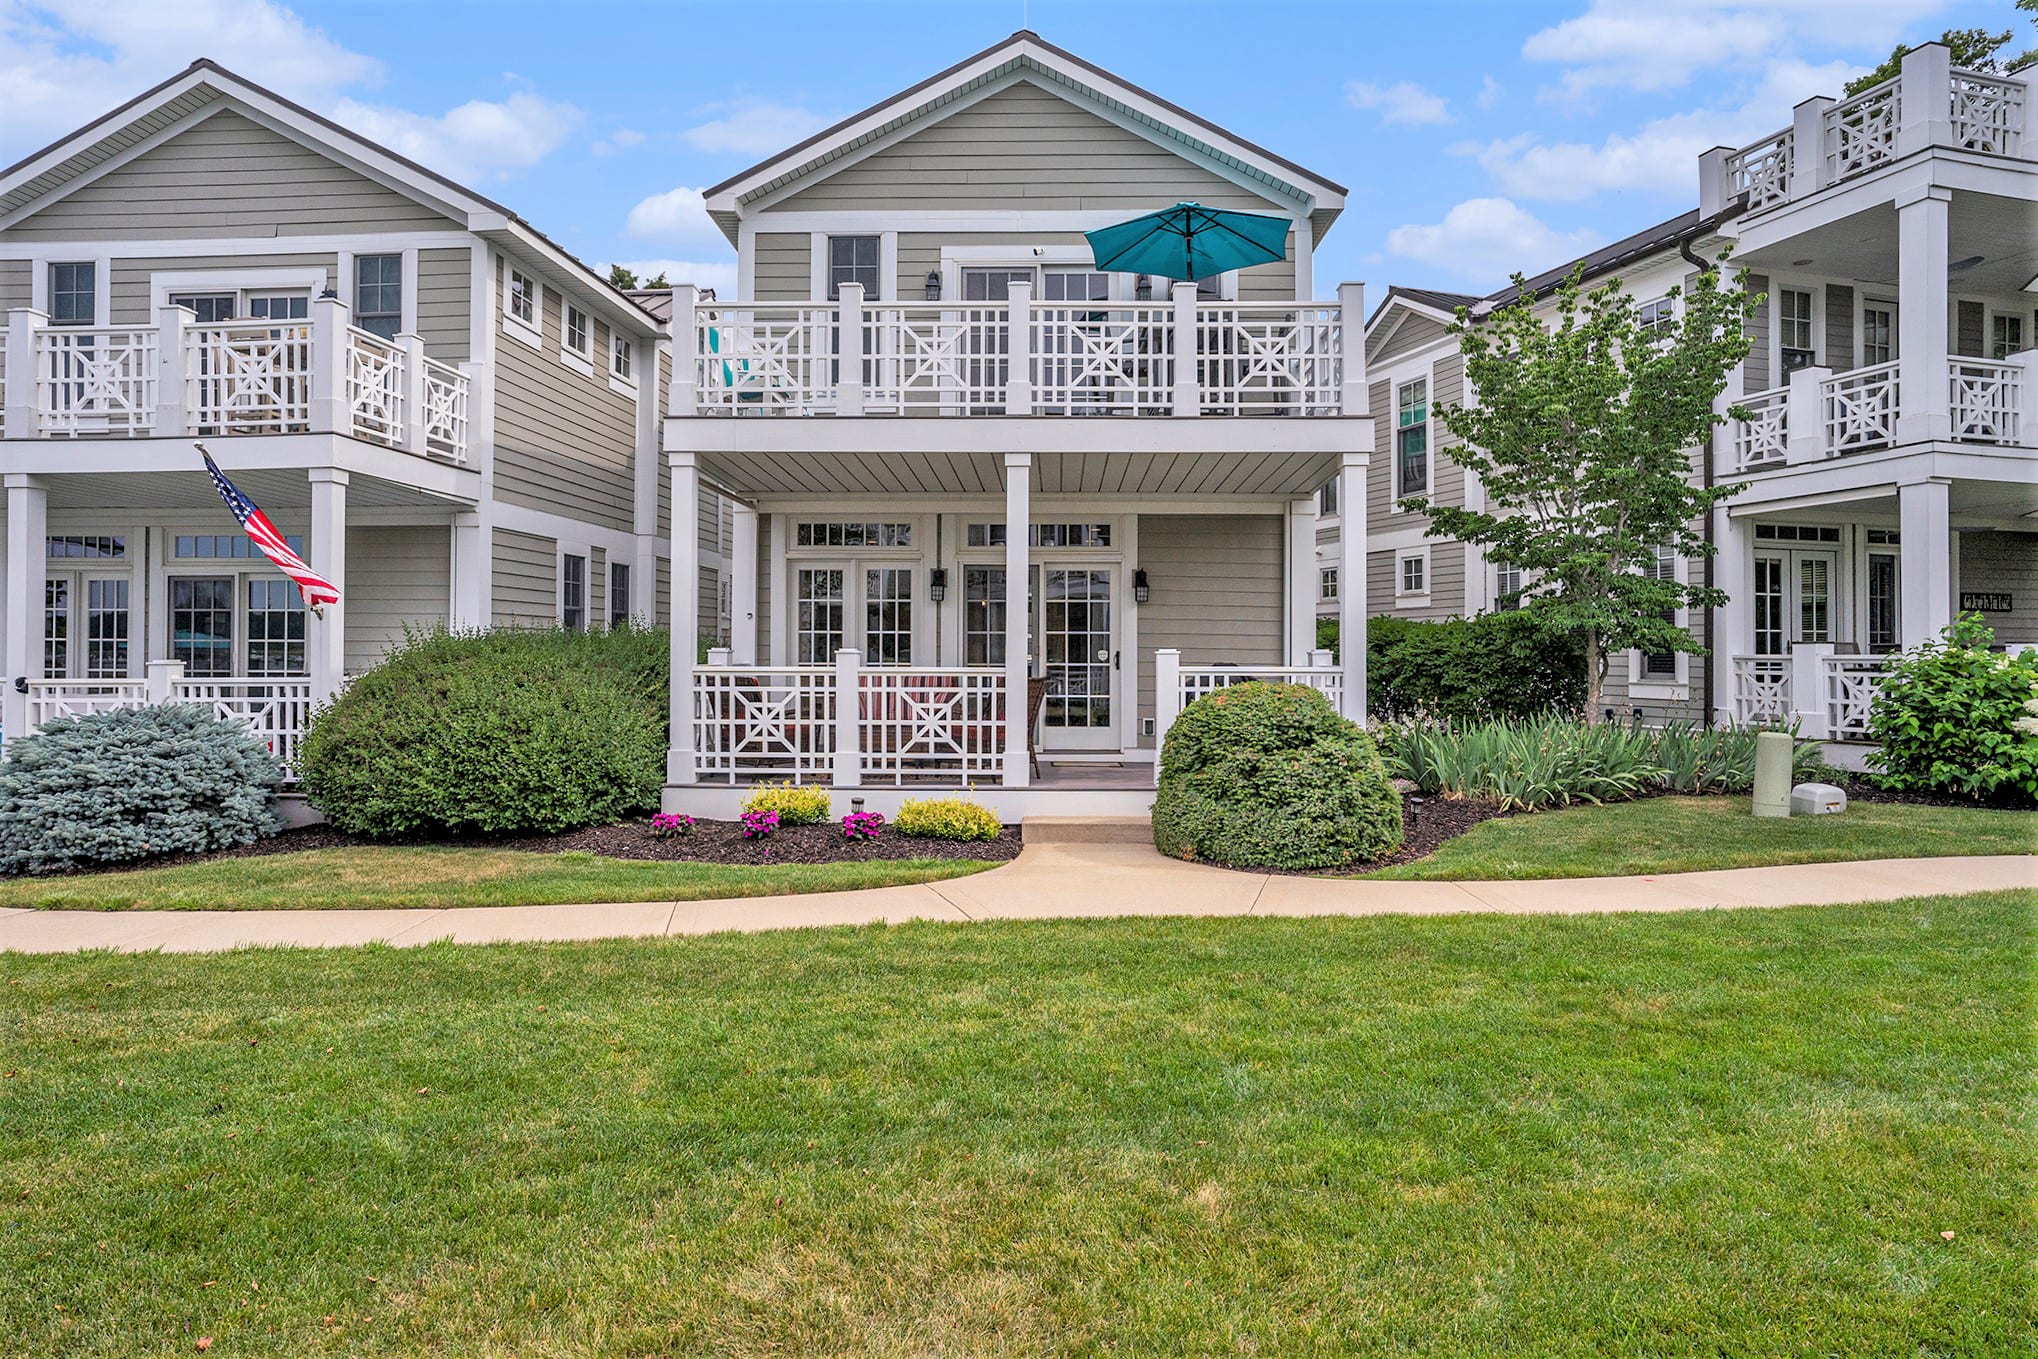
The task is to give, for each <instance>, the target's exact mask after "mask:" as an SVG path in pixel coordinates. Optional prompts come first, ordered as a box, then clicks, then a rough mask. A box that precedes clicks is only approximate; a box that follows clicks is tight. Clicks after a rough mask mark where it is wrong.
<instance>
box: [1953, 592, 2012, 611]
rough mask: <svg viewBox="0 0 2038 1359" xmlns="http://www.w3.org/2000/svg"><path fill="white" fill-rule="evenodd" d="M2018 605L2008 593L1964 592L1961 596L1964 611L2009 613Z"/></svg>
mask: <svg viewBox="0 0 2038 1359" xmlns="http://www.w3.org/2000/svg"><path fill="white" fill-rule="evenodd" d="M2016 607H2017V606H2016V605H2015V604H2012V603H2011V602H2010V597H2009V596H2008V595H1997V594H1980V593H1976V594H1967V593H1962V594H1961V596H1960V611H1961V612H1962V613H2008V612H2010V610H2012V609H2014V608H2016Z"/></svg>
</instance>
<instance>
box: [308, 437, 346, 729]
mask: <svg viewBox="0 0 2038 1359" xmlns="http://www.w3.org/2000/svg"><path fill="white" fill-rule="evenodd" d="M310 476H311V541H310V542H309V543H307V544H306V545H305V546H306V548H307V549H308V550H307V552H306V555H305V559H306V560H307V561H308V562H310V563H311V569H312V570H314V571H316V572H318V573H319V574H320V575H321V576H324V577H325V578H326V579H327V580H329V581H331V582H332V583H333V587H334V588H335V589H337V590H338V591H339V592H340V598H339V600H338V601H337V602H335V603H332V604H327V605H325V606H324V607H323V609H322V610H321V611H320V612H321V613H322V615H323V616H322V617H319V618H314V619H311V620H310V625H309V628H308V629H307V631H308V633H309V636H308V639H307V642H308V644H307V645H306V647H305V650H306V651H307V652H308V653H309V657H310V661H311V701H312V702H313V703H324V702H326V701H328V700H329V699H331V698H332V696H333V695H334V694H336V693H338V692H339V691H340V681H341V679H342V677H344V676H345V674H346V669H347V473H345V472H342V471H340V470H339V469H338V468H336V467H314V468H312V469H311V473H310Z"/></svg>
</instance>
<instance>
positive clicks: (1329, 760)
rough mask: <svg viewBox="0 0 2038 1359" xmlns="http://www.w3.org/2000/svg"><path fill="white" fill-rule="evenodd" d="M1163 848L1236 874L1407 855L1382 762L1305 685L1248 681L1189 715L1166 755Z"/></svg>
mask: <svg viewBox="0 0 2038 1359" xmlns="http://www.w3.org/2000/svg"><path fill="white" fill-rule="evenodd" d="M1153 840H1154V845H1155V847H1156V848H1158V849H1159V850H1160V851H1161V853H1163V854H1169V855H1173V856H1174V857H1176V858H1180V859H1200V860H1204V861H1206V862H1209V863H1215V864H1224V865H1226V866H1228V867H1231V868H1333V867H1336V866H1338V865H1340V864H1350V863H1362V862H1365V861H1368V860H1372V859H1378V858H1382V857H1384V856H1386V855H1388V854H1392V853H1393V852H1394V851H1395V850H1396V849H1398V848H1400V845H1401V796H1400V794H1398V793H1396V792H1395V791H1394V787H1393V785H1392V784H1391V783H1390V782H1388V778H1387V770H1386V768H1385V766H1383V765H1382V764H1381V762H1380V752H1379V751H1377V750H1376V749H1374V747H1373V742H1372V739H1371V738H1370V737H1368V736H1367V735H1366V734H1365V733H1364V732H1362V731H1360V730H1359V729H1358V728H1357V727H1355V726H1353V725H1352V724H1351V723H1350V722H1347V721H1346V720H1345V719H1344V718H1342V717H1340V716H1338V714H1337V710H1336V709H1334V708H1332V707H1331V706H1330V701H1329V700H1328V699H1326V698H1325V697H1324V696H1323V695H1322V694H1321V693H1320V692H1318V691H1317V690H1315V689H1313V688H1310V687H1309V686H1307V685H1301V684H1263V683H1258V682H1254V683H1249V684H1238V685H1233V686H1231V687H1230V688H1226V689H1220V690H1218V691H1217V692H1216V693H1213V694H1208V695H1206V696H1204V697H1202V698H1199V699H1197V700H1196V701H1195V702H1194V703H1191V704H1190V705H1189V706H1188V707H1187V708H1185V709H1183V710H1182V715H1181V716H1180V717H1179V718H1177V719H1176V721H1175V724H1174V726H1173V727H1171V728H1169V729H1168V734H1167V740H1166V742H1165V743H1164V744H1163V746H1162V749H1161V767H1160V786H1159V788H1158V789H1157V790H1156V796H1155V798H1154V806H1153Z"/></svg>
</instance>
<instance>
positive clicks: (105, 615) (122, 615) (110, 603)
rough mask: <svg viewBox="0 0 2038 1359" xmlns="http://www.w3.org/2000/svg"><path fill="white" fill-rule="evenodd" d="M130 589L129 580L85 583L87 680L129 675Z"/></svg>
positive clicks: (119, 579) (120, 677) (89, 581)
mask: <svg viewBox="0 0 2038 1359" xmlns="http://www.w3.org/2000/svg"><path fill="white" fill-rule="evenodd" d="M127 586H128V583H127V581H126V579H125V578H114V579H106V580H87V581H86V582H85V678H87V679H122V678H125V677H126V675H127Z"/></svg>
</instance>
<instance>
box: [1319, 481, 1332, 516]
mask: <svg viewBox="0 0 2038 1359" xmlns="http://www.w3.org/2000/svg"><path fill="white" fill-rule="evenodd" d="M1316 512H1317V513H1318V514H1336V513H1337V479H1336V478H1335V477H1333V478H1332V479H1331V480H1329V481H1326V482H1324V483H1323V489H1322V490H1320V491H1318V492H1317V493H1316Z"/></svg>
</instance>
